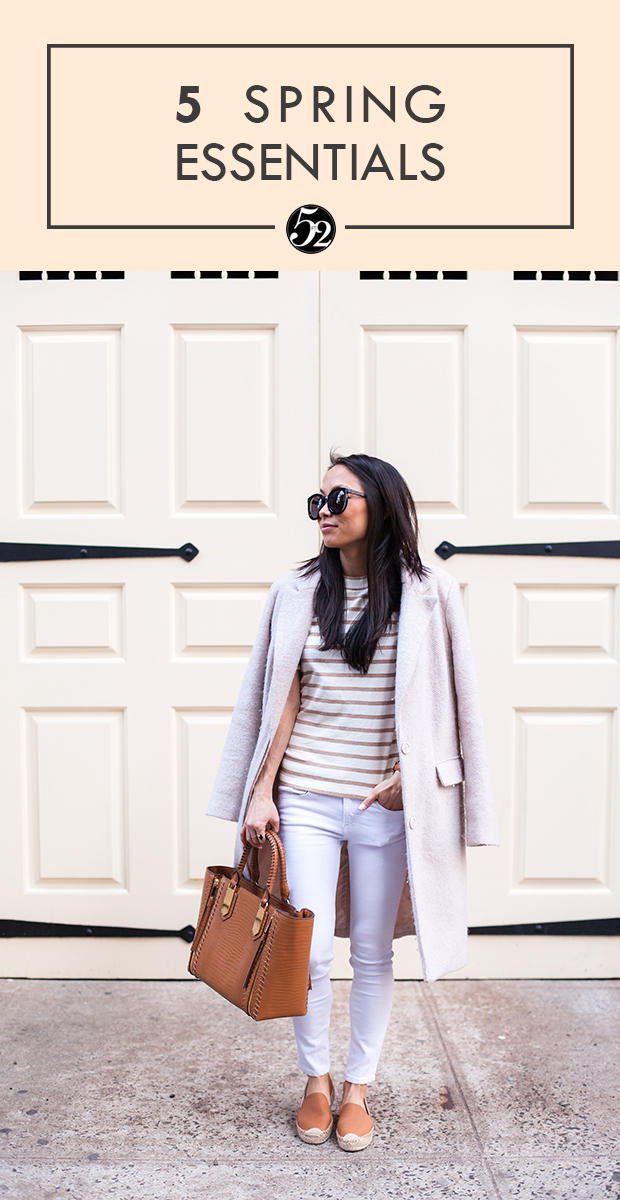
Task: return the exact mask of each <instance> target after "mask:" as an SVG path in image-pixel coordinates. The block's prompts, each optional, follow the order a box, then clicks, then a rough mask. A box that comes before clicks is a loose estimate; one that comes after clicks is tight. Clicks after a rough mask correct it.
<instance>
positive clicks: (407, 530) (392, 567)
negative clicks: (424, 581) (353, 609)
mask: <svg viewBox="0 0 620 1200" xmlns="http://www.w3.org/2000/svg"><path fill="white" fill-rule="evenodd" d="M330 465H331V466H332V467H336V466H343V467H347V468H348V469H349V471H352V472H353V474H354V475H356V476H357V478H358V479H359V481H360V483H361V484H362V488H363V491H364V492H365V494H366V503H367V505H368V552H367V564H368V565H367V573H368V604H367V606H366V608H365V609H364V611H363V612H362V613H361V614H360V616H359V617H358V618H357V620H356V621H355V622H354V623H353V625H351V627H350V628H349V630H348V632H347V634H346V636H343V619H344V606H345V582H344V575H343V571H342V565H341V562H340V551H339V550H336V549H330V548H329V547H327V546H325V545H322V546H321V549H320V551H319V553H318V554H317V556H316V558H311V559H310V560H309V561H308V562H307V563H305V564H304V568H305V572H304V573H305V574H306V575H312V574H315V573H316V572H317V571H319V572H320V575H321V578H320V580H319V583H318V586H317V589H316V594H315V599H314V611H315V615H316V617H317V620H318V623H319V629H320V631H321V649H322V650H331V649H332V648H336V649H338V650H340V652H341V654H342V657H343V659H344V661H345V662H346V663H348V664H349V666H350V667H352V668H353V669H354V670H355V671H359V672H360V673H361V674H362V675H365V674H367V672H368V668H369V666H370V664H371V662H372V658H373V655H374V652H375V650H376V648H377V643H378V641H379V638H380V637H381V635H382V634H383V633H385V631H386V629H387V627H388V625H389V622H390V619H391V617H392V614H393V613H398V612H399V611H400V598H401V591H402V583H401V570H402V567H403V566H404V567H406V569H407V570H408V571H410V572H411V574H412V575H416V576H417V577H418V579H421V578H422V576H423V575H424V567H423V565H422V561H421V559H420V555H419V553H418V518H417V515H416V511H415V504H414V502H413V496H412V495H411V492H410V491H409V488H408V487H407V484H406V483H405V480H404V479H403V477H402V475H401V474H400V472H399V471H397V470H396V467H393V466H392V465H391V463H388V462H384V460H383V459H382V458H372V457H371V456H370V455H369V454H348V455H346V456H345V455H336V454H334V453H333V452H332V453H331V455H330Z"/></svg>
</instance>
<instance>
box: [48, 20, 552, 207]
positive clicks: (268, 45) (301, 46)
mask: <svg viewBox="0 0 620 1200" xmlns="http://www.w3.org/2000/svg"><path fill="white" fill-rule="evenodd" d="M52 50H568V51H569V56H570V57H569V63H570V115H569V121H570V222H569V224H567V225H345V226H344V228H345V229H350V230H362V229H574V228H575V45H574V42H471V43H469V42H463V43H452V42H406V43H405V42H384V43H368V42H356V43H351V44H347V43H342V42H322V43H321V42H286V43H285V42H258V43H252V42H144V43H140V42H48V44H47V228H48V229H269V230H273V229H275V228H276V226H275V225H54V224H52Z"/></svg>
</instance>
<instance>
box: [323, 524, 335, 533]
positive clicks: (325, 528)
mask: <svg viewBox="0 0 620 1200" xmlns="http://www.w3.org/2000/svg"><path fill="white" fill-rule="evenodd" d="M337 528H338V526H337V525H327V524H323V525H321V533H324V532H325V530H327V529H337Z"/></svg>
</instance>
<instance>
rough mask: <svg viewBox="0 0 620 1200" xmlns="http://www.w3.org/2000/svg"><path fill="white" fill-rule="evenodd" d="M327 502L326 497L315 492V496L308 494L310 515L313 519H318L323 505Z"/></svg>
mask: <svg viewBox="0 0 620 1200" xmlns="http://www.w3.org/2000/svg"><path fill="white" fill-rule="evenodd" d="M324 502H325V497H324V496H321V495H320V494H319V493H318V492H315V494H314V496H308V516H309V517H310V520H311V521H318V519H319V513H320V511H321V505H322V504H323V503H324Z"/></svg>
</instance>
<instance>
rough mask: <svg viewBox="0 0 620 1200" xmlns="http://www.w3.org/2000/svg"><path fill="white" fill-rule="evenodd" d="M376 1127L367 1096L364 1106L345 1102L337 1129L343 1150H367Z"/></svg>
mask: <svg viewBox="0 0 620 1200" xmlns="http://www.w3.org/2000/svg"><path fill="white" fill-rule="evenodd" d="M374 1129H375V1127H374V1123H373V1119H372V1117H371V1115H370V1113H369V1111H368V1105H367V1103H366V1099H365V1098H364V1107H363V1108H362V1106H361V1104H350V1103H347V1104H343V1106H342V1108H341V1109H340V1116H339V1117H338V1127H337V1129H336V1137H337V1138H338V1145H339V1146H340V1149H341V1150H365V1149H366V1147H367V1146H369V1145H370V1143H371V1142H372V1135H373V1133H374Z"/></svg>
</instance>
